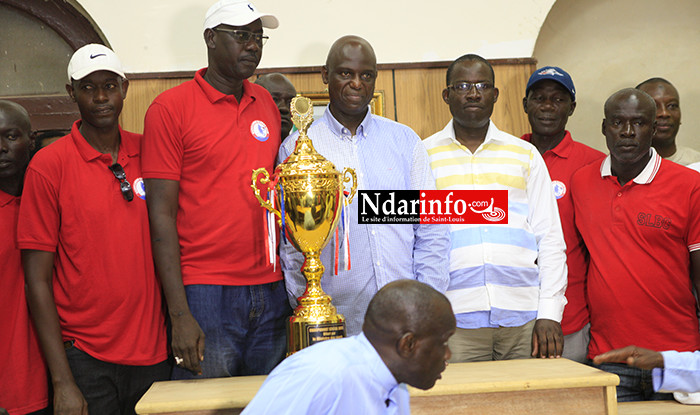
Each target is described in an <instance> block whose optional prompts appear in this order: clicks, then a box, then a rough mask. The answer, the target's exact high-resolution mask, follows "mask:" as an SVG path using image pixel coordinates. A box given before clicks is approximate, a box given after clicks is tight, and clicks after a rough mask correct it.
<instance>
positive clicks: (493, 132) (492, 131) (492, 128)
mask: <svg viewBox="0 0 700 415" xmlns="http://www.w3.org/2000/svg"><path fill="white" fill-rule="evenodd" d="M454 122H455V120H454V118H453V119H451V120H450V122H448V123H447V125H446V126H445V128H444V129H443V131H444V132H445V133H446V136H447V137H448V138H449V139H450V140H451V141H452V142H453V143H455V144H457V145H458V146H461V147H464V148H465V149H466V147H465V146H464V144H462V143H460V142H459V140H457V138H456V137H457V134H456V133H455V125H454ZM500 132H501V130H499V129H498V127H496V124H494V123H493V121H491V120H489V128H488V130H486V137H485V138H484V141H483V142H482V143H481V144H480V145H479V148H481V146H483V145H484V144H488V143H490V142H498V143H502V144H505V143H506V142H505V141H503V140H502V139H501V135H500V134H499V133H500ZM478 150H479V149H478V148H477V151H478Z"/></svg>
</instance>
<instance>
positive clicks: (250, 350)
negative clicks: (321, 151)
mask: <svg viewBox="0 0 700 415" xmlns="http://www.w3.org/2000/svg"><path fill="white" fill-rule="evenodd" d="M277 26H278V22H277V19H276V18H275V17H274V16H271V15H268V14H264V13H261V12H259V11H258V10H257V9H256V8H255V7H254V6H253V5H252V4H251V3H249V2H248V1H245V0H223V1H220V2H218V3H216V4H214V5H213V6H212V7H211V8H210V9H209V11H207V14H206V19H205V22H204V41H205V43H206V45H207V55H208V67H207V68H203V69H201V70H199V71H198V72H197V73H196V75H195V78H194V79H193V80H191V81H188V82H185V83H184V84H182V85H180V86H177V87H175V88H173V89H170V90H168V91H166V92H164V93H162V94H161V95H160V96H158V97H157V98H156V99H155V100H154V101H153V103H152V104H151V107H150V108H149V109H148V112H147V113H146V119H145V128H144V141H143V173H144V177H145V178H146V188H147V189H148V195H149V196H148V210H149V218H150V221H151V232H152V240H153V255H154V259H155V263H156V268H157V270H158V274H159V276H160V279H161V282H162V284H163V291H164V293H165V297H166V300H167V303H168V312H169V314H170V319H171V321H172V350H173V354H174V356H175V361H176V363H177V365H178V367H176V368H175V370H174V371H173V378H174V379H182V378H190V377H193V376H201V377H224V376H238V375H259V374H266V373H269V372H270V370H272V368H273V367H274V366H275V365H276V364H277V363H278V362H279V361H280V360H282V358H283V357H284V353H285V345H286V341H285V321H286V319H287V317H288V316H289V315H290V314H291V309H290V307H289V303H288V301H287V298H286V293H285V288H284V282H283V281H282V274H281V273H280V268H279V265H278V264H276V263H274V262H273V263H271V261H270V260H269V259H268V258H267V257H266V252H267V250H266V247H265V243H266V241H267V232H266V231H265V226H264V225H265V220H264V218H265V217H264V212H263V209H262V208H261V207H260V205H259V203H258V202H257V201H256V200H255V197H254V196H253V193H252V190H251V188H250V180H251V172H252V171H253V169H256V168H258V167H265V168H267V169H268V171H272V169H273V167H274V160H275V156H276V154H277V150H278V148H279V146H280V126H281V120H280V113H279V111H278V109H277V106H276V105H275V103H274V101H273V100H272V97H271V96H270V94H269V93H268V92H267V91H266V90H265V89H264V88H262V87H261V86H259V85H255V84H251V83H250V82H248V81H247V78H249V77H250V76H252V75H253V73H254V72H255V69H256V68H257V66H258V63H259V62H260V57H261V55H262V47H263V44H264V43H265V41H266V40H267V36H266V35H265V34H264V33H263V27H266V28H270V29H274V28H276V27H277ZM205 336H206V337H205ZM205 338H206V348H205Z"/></svg>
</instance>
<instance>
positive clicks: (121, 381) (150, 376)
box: [66, 346, 170, 415]
mask: <svg viewBox="0 0 700 415" xmlns="http://www.w3.org/2000/svg"><path fill="white" fill-rule="evenodd" d="M66 357H67V358H68V364H69V365H70V369H71V372H72V373H73V377H74V378H75V383H76V385H78V388H79V389H80V392H81V393H82V394H83V397H84V398H85V401H86V402H87V404H88V412H89V413H90V415H120V414H121V415H134V414H136V412H135V410H134V407H135V406H136V402H138V400H139V399H141V397H142V396H143V394H144V393H146V391H147V390H148V388H150V387H151V384H152V383H153V382H157V381H160V380H167V379H168V375H169V374H170V364H168V362H167V360H165V361H163V362H161V363H157V364H155V365H151V366H129V365H119V364H115V363H108V362H104V361H102V360H98V359H95V358H94V357H92V356H90V355H89V354H87V353H85V352H83V351H82V350H79V349H77V348H76V347H75V346H71V347H69V348H67V349H66Z"/></svg>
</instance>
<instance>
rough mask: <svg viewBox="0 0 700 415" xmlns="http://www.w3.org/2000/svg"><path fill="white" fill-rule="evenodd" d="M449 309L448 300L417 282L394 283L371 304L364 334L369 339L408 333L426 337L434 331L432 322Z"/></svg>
mask: <svg viewBox="0 0 700 415" xmlns="http://www.w3.org/2000/svg"><path fill="white" fill-rule="evenodd" d="M447 308H450V302H449V300H447V297H445V296H444V295H443V294H441V293H439V292H438V291H436V290H435V289H433V288H432V287H430V286H429V285H426V284H422V283H419V282H417V281H415V280H398V281H394V282H392V283H390V284H387V285H386V286H384V287H383V288H382V289H381V290H379V292H377V294H376V295H375V296H374V297H373V298H372V301H370V303H369V307H368V308H367V313H366V314H365V323H364V326H363V331H364V332H365V335H367V337H371V336H373V335H375V334H376V335H378V336H380V335H387V334H390V335H394V336H399V335H400V334H402V333H404V332H406V331H411V332H414V333H416V334H417V335H423V334H426V333H429V332H430V331H431V328H432V327H433V325H432V324H433V321H434V320H436V319H439V318H440V317H441V316H442V315H441V312H442V311H444V310H445V309H447ZM375 332H376V333H375Z"/></svg>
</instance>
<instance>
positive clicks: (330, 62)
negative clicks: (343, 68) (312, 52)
mask: <svg viewBox="0 0 700 415" xmlns="http://www.w3.org/2000/svg"><path fill="white" fill-rule="evenodd" d="M346 48H352V49H359V50H362V53H363V54H364V55H365V56H367V57H368V58H369V59H371V60H372V61H373V62H374V69H375V70H376V69H377V56H376V55H375V54H374V49H373V48H372V45H370V44H369V42H367V41H366V40H365V39H363V38H361V37H359V36H355V35H347V36H343V37H341V38H340V39H338V40H336V41H335V42H333V45H331V48H330V50H329V51H328V56H327V57H326V67H327V68H328V69H329V70H330V69H331V68H334V67H335V66H336V65H337V64H338V62H339V61H341V60H342V59H343V57H344V55H345V54H346Z"/></svg>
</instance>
